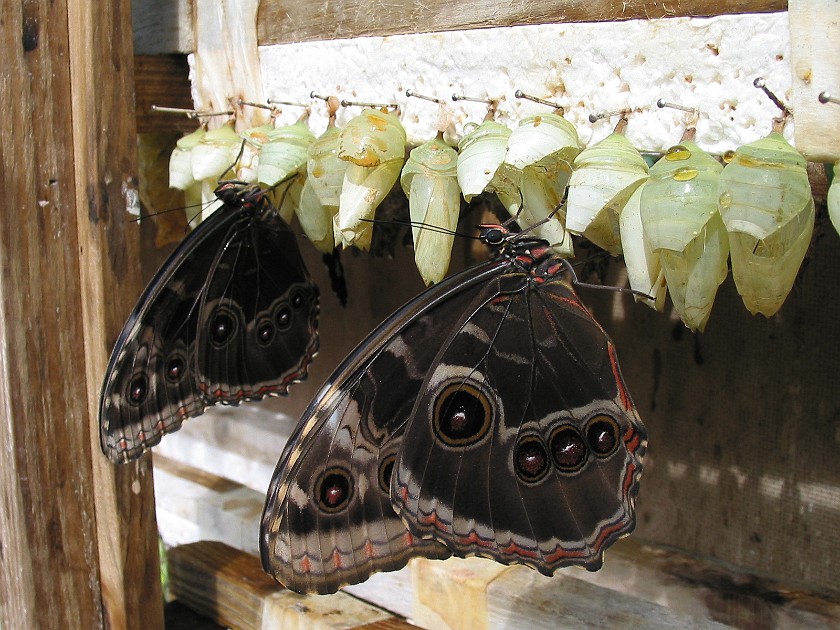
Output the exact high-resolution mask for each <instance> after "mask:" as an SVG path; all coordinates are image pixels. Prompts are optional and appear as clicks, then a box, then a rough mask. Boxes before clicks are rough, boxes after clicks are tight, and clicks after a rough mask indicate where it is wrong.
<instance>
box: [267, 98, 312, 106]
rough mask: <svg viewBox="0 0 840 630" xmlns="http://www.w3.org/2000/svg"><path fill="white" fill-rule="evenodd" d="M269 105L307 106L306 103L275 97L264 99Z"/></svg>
mask: <svg viewBox="0 0 840 630" xmlns="http://www.w3.org/2000/svg"><path fill="white" fill-rule="evenodd" d="M266 102H267V103H268V104H269V105H291V106H293V107H309V105H307V104H306V103H296V102H295V101H278V100H277V99H276V98H270V99H267V101H266Z"/></svg>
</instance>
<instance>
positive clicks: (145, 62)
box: [134, 55, 198, 133]
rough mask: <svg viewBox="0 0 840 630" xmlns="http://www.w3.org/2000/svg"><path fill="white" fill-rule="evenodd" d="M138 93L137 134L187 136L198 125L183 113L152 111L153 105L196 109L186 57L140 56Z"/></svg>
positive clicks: (136, 65) (137, 59)
mask: <svg viewBox="0 0 840 630" xmlns="http://www.w3.org/2000/svg"><path fill="white" fill-rule="evenodd" d="M134 93H135V111H136V112H137V133H158V132H163V131H177V132H181V133H187V132H190V131H193V130H194V129H195V128H196V127H197V126H198V123H197V122H196V121H194V120H190V119H189V118H187V117H186V116H184V115H183V114H169V113H162V112H153V111H152V105H163V106H166V107H183V108H186V109H191V108H192V107H193V101H192V94H191V93H190V68H189V65H188V64H187V57H186V55H136V56H135V57H134Z"/></svg>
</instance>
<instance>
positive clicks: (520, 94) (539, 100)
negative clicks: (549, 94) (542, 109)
mask: <svg viewBox="0 0 840 630" xmlns="http://www.w3.org/2000/svg"><path fill="white" fill-rule="evenodd" d="M513 95H514V96H515V97H516V98H524V99H525V100H528V101H533V102H535V103H539V104H541V105H548V106H549V107H553V108H554V109H556V110H558V111H559V112H560V113H561V114H562V113H564V112H565V111H566V108H565V107H563V106H562V105H558V104H557V103H552V102H551V101H547V100H545V99H544V98H539V97H537V96H531V95H530V94H525V92H523V91H522V90H516V92H514V93H513Z"/></svg>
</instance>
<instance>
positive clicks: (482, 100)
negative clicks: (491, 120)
mask: <svg viewBox="0 0 840 630" xmlns="http://www.w3.org/2000/svg"><path fill="white" fill-rule="evenodd" d="M452 100H453V101H455V102H458V101H470V102H472V103H487V104H488V105H494V104H496V103H498V102H499V101H498V99H493V98H476V97H474V96H464V95H463V94H453V95H452Z"/></svg>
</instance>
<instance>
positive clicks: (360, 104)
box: [341, 100, 399, 109]
mask: <svg viewBox="0 0 840 630" xmlns="http://www.w3.org/2000/svg"><path fill="white" fill-rule="evenodd" d="M341 106H342V107H353V106H356V107H390V108H392V109H397V108H398V107H399V105H398V104H397V103H365V102H362V101H347V100H342V101H341Z"/></svg>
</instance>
